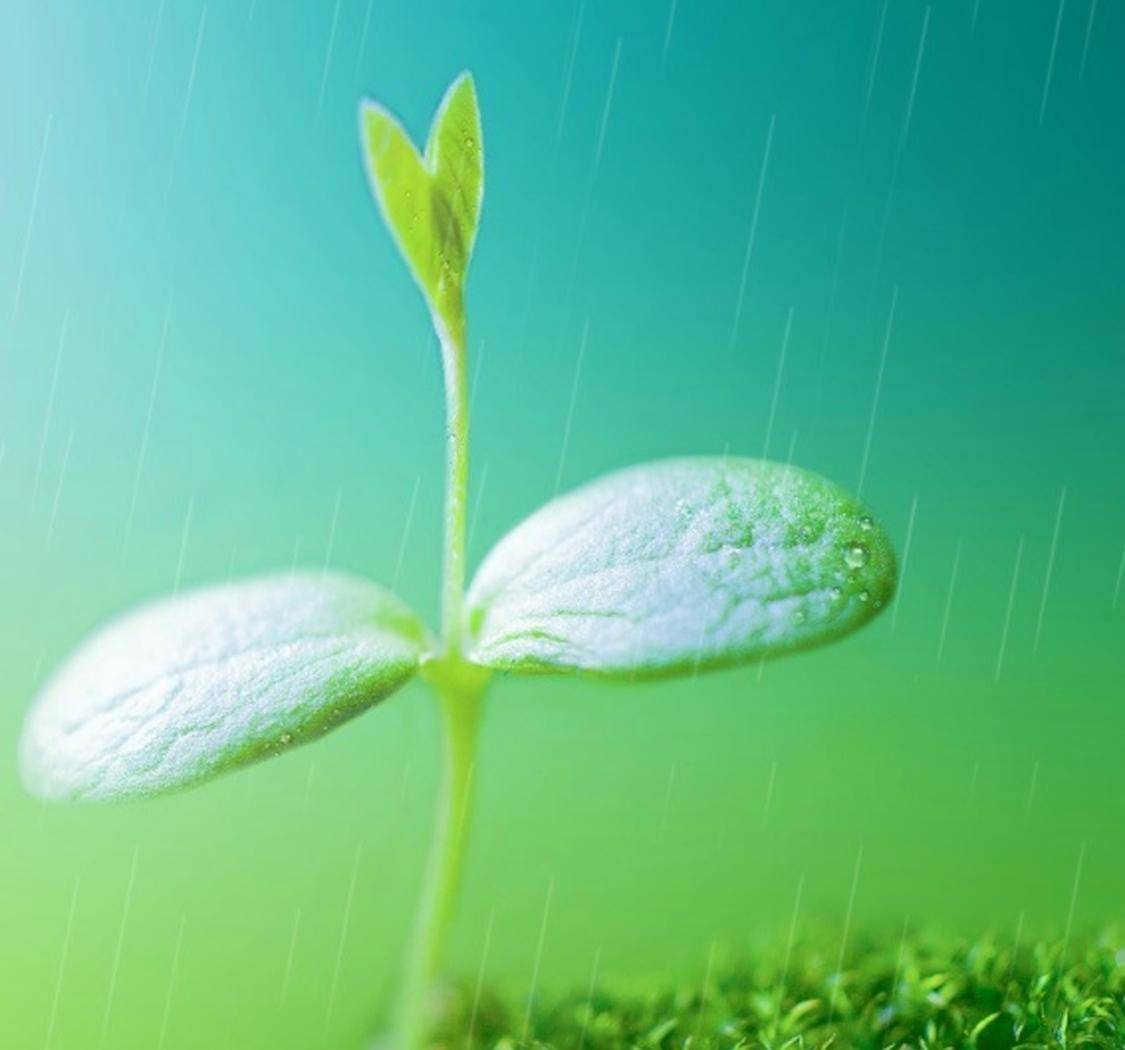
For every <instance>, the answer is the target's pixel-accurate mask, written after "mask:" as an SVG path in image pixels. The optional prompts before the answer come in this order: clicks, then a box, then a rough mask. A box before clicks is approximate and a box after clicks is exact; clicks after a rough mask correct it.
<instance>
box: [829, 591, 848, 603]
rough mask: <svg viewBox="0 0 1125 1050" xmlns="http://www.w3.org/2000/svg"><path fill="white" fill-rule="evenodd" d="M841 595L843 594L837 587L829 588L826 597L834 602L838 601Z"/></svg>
mask: <svg viewBox="0 0 1125 1050" xmlns="http://www.w3.org/2000/svg"><path fill="white" fill-rule="evenodd" d="M843 593H844V592H843V591H841V590H840V588H839V587H829V588H828V597H829V598H831V599H832V600H833V601H834V602H837V601H839V600H840V595H841V594H843Z"/></svg>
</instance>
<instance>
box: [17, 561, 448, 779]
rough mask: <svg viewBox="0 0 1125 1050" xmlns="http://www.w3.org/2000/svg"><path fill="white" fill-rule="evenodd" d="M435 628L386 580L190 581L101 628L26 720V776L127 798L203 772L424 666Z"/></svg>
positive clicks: (364, 699)
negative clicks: (204, 584)
mask: <svg viewBox="0 0 1125 1050" xmlns="http://www.w3.org/2000/svg"><path fill="white" fill-rule="evenodd" d="M426 648H427V639H426V632H425V628H424V627H423V626H422V625H421V623H420V622H419V621H418V620H417V618H416V617H415V616H414V614H413V613H412V612H411V611H410V610H409V609H407V608H406V607H405V606H404V605H403V604H402V603H401V602H399V601H398V600H397V599H396V598H394V597H393V596H392V595H391V594H389V593H388V592H387V591H384V590H383V589H382V588H380V587H378V586H376V585H375V584H372V583H368V582H366V581H364V580H359V579H355V578H352V577H347V576H342V575H335V574H321V573H307V574H305V573H302V574H290V575H279V576H271V577H264V578H261V579H256V580H249V581H247V582H244V583H236V584H231V585H227V586H220V587H208V588H202V589H200V590H196V591H192V592H188V593H186V594H184V595H182V596H180V597H176V598H170V599H166V600H163V601H157V602H154V603H153V604H151V605H147V606H142V607H141V608H139V609H137V610H136V611H134V612H131V613H129V614H127V615H125V616H123V617H121V618H120V619H118V620H116V621H114V622H111V623H110V624H109V625H107V626H106V627H104V628H103V629H101V630H100V631H98V632H97V633H95V634H94V635H93V636H92V637H91V638H90V639H89V640H87V641H86V642H85V643H84V644H83V645H82V646H81V647H80V648H79V649H78V651H77V652H76V653H75V654H74V655H73V656H72V657H71V658H70V659H69V660H68V661H67V662H66V663H65V664H64V665H63V666H62V667H61V668H60V670H59V671H58V672H57V673H56V674H55V676H54V677H53V678H52V679H51V680H50V681H49V682H48V683H47V685H46V687H45V688H44V689H43V691H42V693H41V694H40V695H39V697H38V698H37V700H36V702H35V705H34V707H33V708H32V710H31V713H30V714H29V716H28V719H27V723H26V725H25V727H24V734H23V739H22V742H21V766H22V772H23V778H24V781H25V783H26V784H27V787H28V788H29V789H30V790H31V791H32V792H33V793H35V794H37V795H40V796H43V797H45V798H52V799H97V798H122V797H135V796H146V795H153V794H157V793H159V792H162V791H166V790H170V789H173V788H179V787H185V786H187V785H190V784H195V783H199V782H201V781H204V780H207V779H209V778H210V777H212V776H215V775H217V774H219V773H222V772H224V771H226V770H229V769H233V768H235V767H237V766H240V765H244V764H246V763H248V762H253V761H254V760H256V759H258V758H262V757H265V756H267V755H270V754H273V753H276V752H278V751H279V750H283V749H285V748H287V747H291V746H293V745H296V744H299V743H303V742H305V741H307V740H311V739H313V738H314V737H316V736H319V735H320V734H322V733H324V732H327V731H328V730H329V729H331V728H333V727H334V726H336V725H337V724H339V723H340V722H343V721H344V720H346V719H348V718H350V717H352V716H353V715H356V714H359V713H360V712H361V711H362V710H364V709H365V708H367V707H369V706H370V705H371V704H374V703H376V702H377V701H379V700H381V699H383V698H384V697H385V696H387V694H389V693H390V692H392V691H393V690H394V689H396V688H397V687H398V686H400V685H401V684H402V683H403V682H405V681H406V680H407V679H408V678H410V677H411V675H413V674H414V672H415V671H416V670H417V668H418V665H419V661H420V659H421V657H422V654H423V653H424V652H425V650H426Z"/></svg>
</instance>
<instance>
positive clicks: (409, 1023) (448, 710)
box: [398, 664, 487, 1050]
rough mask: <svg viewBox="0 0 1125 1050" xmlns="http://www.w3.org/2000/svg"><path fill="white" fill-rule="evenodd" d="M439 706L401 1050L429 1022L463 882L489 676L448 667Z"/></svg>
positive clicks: (415, 1048)
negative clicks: (432, 802)
mask: <svg viewBox="0 0 1125 1050" xmlns="http://www.w3.org/2000/svg"><path fill="white" fill-rule="evenodd" d="M431 680H432V681H433V683H434V686H435V688H436V689H437V692H438V697H439V700H440V706H441V721H442V728H443V731H444V732H443V736H444V752H445V757H444V769H443V771H442V782H441V787H440V789H439V791H440V794H439V799H438V814H437V823H436V825H435V827H434V834H433V840H432V843H431V846H430V855H429V859H428V861H427V866H426V875H425V881H424V883H423V886H422V895H421V898H420V902H419V907H418V913H417V915H416V917H415V925H414V931H413V936H412V939H411V945H410V954H409V956H408V958H407V963H406V973H405V983H404V987H403V996H402V1001H401V1004H400V1011H401V1012H400V1015H399V1039H398V1046H399V1050H420V1048H421V1047H423V1046H424V1045H425V1040H426V1031H427V1028H428V1026H429V1021H430V1005H431V1001H430V1000H431V993H432V991H433V986H434V982H435V980H436V978H437V977H438V973H439V970H440V967H441V961H442V956H443V955H444V951H445V944H446V941H447V940H448V935H449V927H450V923H451V920H452V918H453V911H454V906H455V905H456V901H457V890H458V887H459V885H460V882H461V869H462V864H463V861H464V856H465V844H466V842H467V840H468V832H469V824H470V820H471V816H472V798H473V772H474V765H475V762H476V743H477V728H478V725H479V723H480V712H481V701H482V698H483V694H484V687H485V684H486V682H487V675H486V674H484V673H482V672H480V671H478V670H477V669H475V668H469V667H466V666H465V665H460V666H458V665H456V664H452V665H447V667H446V668H443V669H442V671H441V672H440V674H438V675H434V676H432V678H431Z"/></svg>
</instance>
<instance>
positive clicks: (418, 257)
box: [360, 73, 484, 341]
mask: <svg viewBox="0 0 1125 1050" xmlns="http://www.w3.org/2000/svg"><path fill="white" fill-rule="evenodd" d="M360 124H361V135H362V138H363V146H364V150H363V152H364V157H365V158H366V162H367V172H368V177H369V179H370V182H371V188H372V190H373V192H374V194H375V198H376V200H377V201H378V202H379V208H380V210H381V211H382V213H383V219H384V221H385V222H386V224H387V226H388V227H389V228H390V231H391V233H392V235H393V236H394V239H395V243H396V244H397V245H398V248H399V251H400V252H401V253H402V255H403V257H404V258H405V259H406V262H407V264H408V265H409V267H410V272H411V274H412V275H413V277H414V280H415V281H416V282H417V283H418V286H419V287H420V288H421V289H422V293H423V294H424V295H425V297H426V301H427V303H428V304H429V307H430V310H431V312H432V313H433V315H434V317H435V319H437V320H439V321H440V322H441V323H442V324H443V325H444V327H445V329H446V330H447V331H448V332H450V333H451V334H452V335H453V336H454V338H455V339H457V340H458V341H459V340H460V338H461V337H462V335H463V330H464V304H463V293H464V283H465V276H466V273H467V271H468V268H469V257H470V256H471V254H472V250H473V242H474V240H475V238H476V231H477V222H478V220H479V218H480V207H481V199H482V196H483V193H484V152H483V149H482V145H481V126H480V113H479V111H478V108H477V98H476V91H475V89H474V87H473V79H472V77H471V76H469V74H467V73H463V74H461V76H459V77H458V78H457V79H456V80H455V81H454V82H453V84H452V85H451V86H450V88H449V90H448V91H447V92H446V94H445V98H444V99H443V100H442V103H441V105H440V106H439V107H438V111H437V113H436V114H435V116H434V121H433V124H432V125H431V127H430V134H429V138H428V139H427V141H426V149H425V153H424V154H423V155H419V153H418V150H417V149H415V147H414V143H413V142H411V141H410V137H409V136H408V135H407V134H406V132H405V131H404V130H403V128H402V125H401V124H399V122H398V121H397V120H396V119H395V118H394V117H393V116H392V115H391V114H390V113H389V112H388V111H387V110H386V109H384V108H383V107H382V106H381V105H379V104H378V103H377V102H371V101H364V102H363V103H362V105H361V107H360Z"/></svg>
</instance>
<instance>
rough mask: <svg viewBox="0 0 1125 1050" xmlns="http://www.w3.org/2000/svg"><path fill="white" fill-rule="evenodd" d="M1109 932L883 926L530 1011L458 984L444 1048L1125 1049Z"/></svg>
mask: <svg viewBox="0 0 1125 1050" xmlns="http://www.w3.org/2000/svg"><path fill="white" fill-rule="evenodd" d="M1121 945H1122V941H1121V939H1120V938H1119V937H1115V936H1111V935H1109V934H1105V935H1103V936H1102V937H1100V938H1096V939H1093V940H1090V941H1088V942H1086V943H1084V944H1076V943H1073V942H1072V943H1071V945H1070V947H1069V949H1068V950H1067V951H1066V961H1065V964H1062V965H1060V959H1061V957H1062V954H1063V952H1062V946H1061V945H1059V944H1057V943H1040V944H1036V945H1031V946H1027V947H1025V948H1013V946H1012V945H1011V944H1005V943H1003V942H1002V941H997V940H994V939H983V940H978V941H975V942H968V941H957V940H951V939H943V938H937V937H932V936H930V937H920V938H913V939H908V940H900V938H899V937H897V936H891V937H889V938H887V939H885V940H879V939H875V938H869V939H867V940H866V941H862V942H858V943H856V944H855V946H854V947H853V948H852V949H849V952H848V962H847V963H846V964H845V966H844V968H843V970H842V972H840V973H837V972H836V959H837V958H838V953H839V946H838V944H835V945H834V944H832V943H831V941H830V940H826V941H825V942H824V943H822V944H816V943H808V944H798V945H796V946H794V947H793V949H792V951H791V953H788V955H789V959H788V964H787V965H786V961H785V959H786V954H787V953H786V952H785V950H784V947H783V946H782V947H781V948H780V949H779V950H778V951H776V952H771V953H769V954H768V955H763V956H761V957H755V958H748V959H744V960H742V961H740V962H722V963H720V962H718V961H716V962H715V963H714V965H713V966H712V968H711V969H712V973H711V977H710V978H709V979H707V980H706V981H697V982H695V983H685V984H683V985H675V986H674V985H668V986H665V987H656V986H651V987H647V988H646V987H625V986H622V985H616V986H615V985H613V984H612V983H606V984H604V985H603V984H599V985H598V986H597V987H596V988H595V990H594V992H593V994H592V995H591V994H590V993H589V991H588V990H582V991H580V992H577V993H575V994H573V995H571V996H567V997H563V998H556V999H554V1000H553V1001H552V1000H549V999H548V997H544V1001H543V1003H542V1005H541V1006H537V1007H536V1008H535V1010H534V1011H533V1012H532V1014H531V1016H530V1020H529V1019H528V1017H527V1013H526V992H525V993H524V996H523V997H520V996H512V997H511V998H509V999H505V998H504V997H503V996H501V995H498V994H496V993H495V992H492V991H490V990H489V989H487V988H485V989H483V990H482V991H479V992H478V990H477V989H476V988H475V987H472V986H464V987H461V988H457V989H454V990H453V991H452V992H451V993H450V994H449V997H448V998H447V1000H446V1002H445V1006H444V1009H443V1015H442V1017H441V1019H440V1021H439V1023H438V1024H437V1025H436V1027H435V1030H434V1033H433V1037H432V1039H431V1045H432V1046H433V1047H443V1048H456V1050H474V1048H482V1050H483V1048H486V1047H487V1048H496V1050H522V1048H531V1047H557V1048H559V1050H564V1048H575V1050H577V1048H581V1050H617V1048H651V1050H656V1048H660V1050H673V1048H685V1050H686V1048H689V1047H690V1048H692V1050H704V1048H706V1050H736V1048H737V1050H782V1048H786V1050H814V1048H818V1050H823V1048H827V1047H829V1046H831V1047H833V1048H834V1050H852V1048H854V1050H890V1048H902V1050H906V1048H912V1050H939V1048H941V1050H945V1048H949V1050H962V1048H964V1050H1016V1048H1019V1050H1032V1048H1035V1050H1039V1048H1052V1050H1053V1048H1060V1050H1070V1048H1073V1050H1078V1048H1091V1050H1111V1048H1112V1050H1121V1048H1123V1047H1125V950H1123V949H1122V947H1121Z"/></svg>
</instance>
